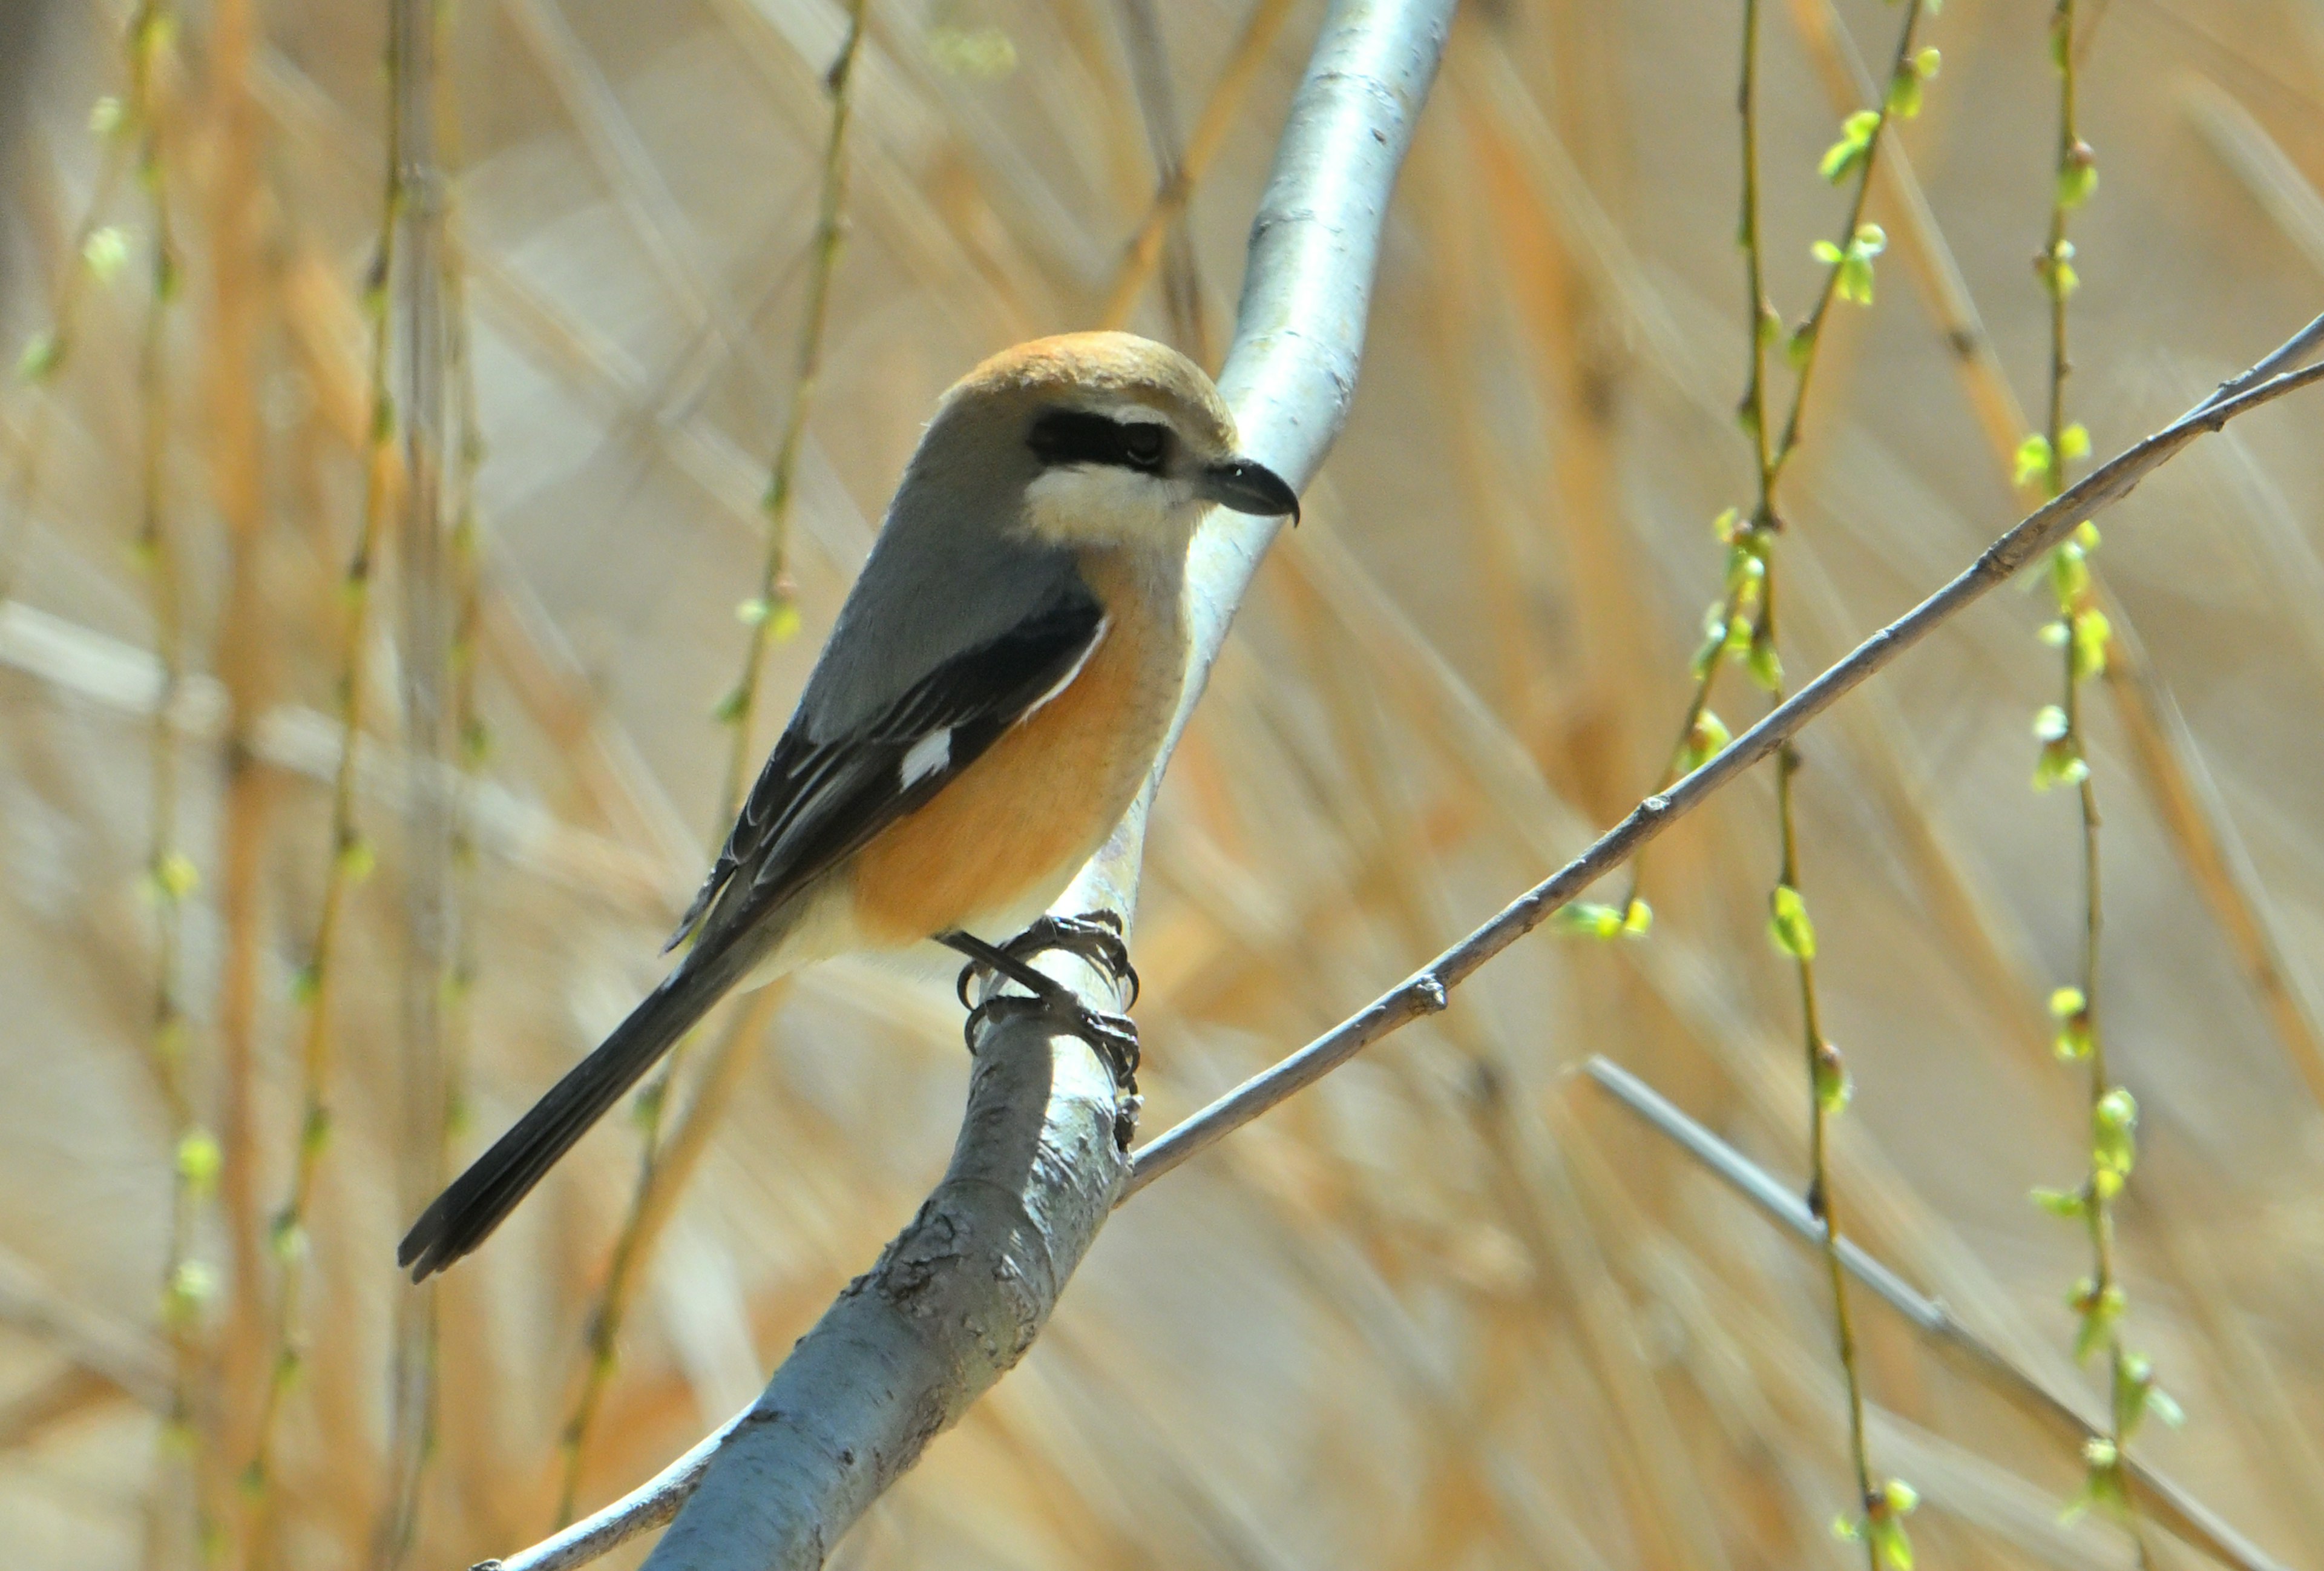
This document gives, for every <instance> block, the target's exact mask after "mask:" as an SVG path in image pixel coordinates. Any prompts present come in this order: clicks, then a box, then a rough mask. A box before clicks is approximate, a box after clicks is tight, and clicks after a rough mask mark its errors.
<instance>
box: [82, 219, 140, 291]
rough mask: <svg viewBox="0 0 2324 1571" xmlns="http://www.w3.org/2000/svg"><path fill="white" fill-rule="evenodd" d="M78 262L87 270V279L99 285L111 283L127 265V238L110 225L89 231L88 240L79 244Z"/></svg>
mask: <svg viewBox="0 0 2324 1571" xmlns="http://www.w3.org/2000/svg"><path fill="white" fill-rule="evenodd" d="M80 260H81V265H82V266H84V267H86V268H88V275H89V277H91V278H93V279H95V280H96V281H97V282H98V283H99V284H108V283H111V282H113V281H114V280H115V279H116V278H118V277H120V276H121V270H122V268H123V267H124V266H125V265H127V263H128V261H129V236H126V235H124V234H123V233H122V232H121V231H120V230H119V229H118V228H116V227H115V226H113V225H111V224H107V225H106V226H105V227H103V228H101V229H94V230H91V231H90V232H89V236H88V239H87V240H85V241H83V242H82V243H81V248H80Z"/></svg>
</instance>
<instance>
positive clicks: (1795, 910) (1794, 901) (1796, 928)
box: [1767, 883, 1816, 960]
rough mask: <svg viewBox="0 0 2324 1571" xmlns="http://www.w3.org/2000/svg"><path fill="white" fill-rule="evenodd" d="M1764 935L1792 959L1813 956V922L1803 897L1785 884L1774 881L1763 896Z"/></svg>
mask: <svg viewBox="0 0 2324 1571" xmlns="http://www.w3.org/2000/svg"><path fill="white" fill-rule="evenodd" d="M1767 935H1768V937H1769V938H1773V939H1774V940H1775V947H1776V948H1778V949H1781V950H1782V951H1783V952H1784V954H1786V955H1789V956H1791V957H1792V958H1793V959H1794V960H1812V959H1814V958H1815V953H1816V938H1815V923H1814V922H1812V921H1811V920H1810V919H1809V918H1808V902H1807V899H1806V897H1805V896H1803V895H1802V894H1801V893H1800V892H1799V891H1798V890H1796V889H1794V888H1793V887H1792V886H1791V885H1790V884H1788V883H1779V884H1777V885H1776V886H1775V890H1774V892H1771V893H1770V894H1769V895H1768V896H1767Z"/></svg>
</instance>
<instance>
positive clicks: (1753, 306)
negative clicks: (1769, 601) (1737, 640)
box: [1621, 0, 1925, 913]
mask: <svg viewBox="0 0 2324 1571" xmlns="http://www.w3.org/2000/svg"><path fill="white" fill-rule="evenodd" d="M1924 3H1925V0H1910V3H1909V4H1908V5H1906V7H1905V11H1904V26H1903V28H1902V29H1901V30H1900V31H1899V32H1898V33H1897V35H1896V48H1895V55H1894V57H1893V59H1892V60H1891V61H1890V64H1889V71H1888V79H1889V81H1890V82H1891V83H1895V82H1897V81H1899V80H1902V79H1904V77H1905V76H1906V75H1907V74H1911V75H1912V77H1913V79H1914V80H1915V81H1917V80H1918V75H1917V71H1916V67H1915V63H1914V52H1913V44H1914V38H1915V37H1916V35H1917V33H1918V32H1919V28H1920V23H1921V18H1922V15H1923V5H1924ZM1758 23H1759V8H1758V0H1745V5H1744V29H1745V32H1744V60H1743V71H1744V79H1743V82H1742V85H1741V87H1740V88H1738V94H1737V98H1736V108H1737V112H1738V114H1739V115H1740V116H1741V118H1742V122H1743V131H1742V158H1743V196H1742V222H1741V225H1740V226H1739V228H1738V236H1737V238H1738V243H1739V245H1741V247H1742V250H1743V254H1744V268H1745V281H1746V287H1747V288H1748V292H1749V310H1750V312H1751V338H1750V345H1751V359H1750V375H1749V380H1748V384H1747V385H1746V386H1745V388H1744V393H1743V401H1742V403H1741V406H1740V407H1739V409H1738V415H1739V417H1740V418H1741V420H1742V421H1743V423H1744V425H1745V427H1746V429H1747V431H1748V435H1749V436H1750V438H1751V440H1752V446H1753V449H1754V452H1755V454H1756V456H1757V476H1756V477H1757V484H1758V501H1757V506H1756V507H1755V509H1754V510H1753V512H1752V514H1751V516H1750V517H1749V518H1748V519H1746V520H1741V521H1738V523H1737V524H1736V525H1735V526H1734V527H1732V528H1726V527H1724V526H1723V527H1722V532H1724V533H1726V534H1729V535H1730V536H1731V537H1733V539H1734V541H1735V543H1737V544H1738V545H1748V544H1749V543H1751V542H1752V541H1753V540H1754V538H1755V537H1764V536H1766V535H1769V534H1773V533H1775V532H1776V531H1780V530H1781V529H1782V528H1783V517H1782V514H1781V513H1779V512H1778V511H1777V509H1776V505H1775V498H1776V493H1777V492H1778V490H1779V489H1780V488H1781V486H1782V483H1783V478H1784V470H1785V468H1786V467H1789V465H1790V463H1791V460H1792V457H1793V454H1794V452H1795V451H1796V450H1797V449H1798V448H1799V443H1800V427H1801V420H1802V419H1803V411H1804V410H1805V409H1806V407H1807V402H1808V391H1809V388H1810V386H1811V384H1812V381H1813V379H1814V376H1815V368H1816V365H1817V364H1818V362H1819V361H1820V360H1821V356H1822V350H1823V326H1824V318H1825V316H1826V314H1827V313H1829V312H1830V311H1831V306H1832V302H1833V301H1834V300H1839V299H1842V298H1845V297H1844V294H1843V291H1844V290H1852V286H1851V285H1850V284H1849V282H1848V281H1849V279H1850V278H1851V277H1852V276H1853V275H1854V273H1855V272H1856V270H1857V269H1858V268H1859V267H1860V268H1861V269H1862V270H1863V271H1864V275H1865V277H1866V278H1867V280H1868V278H1869V270H1870V266H1871V258H1872V256H1874V255H1877V254H1878V250H1879V246H1880V245H1881V244H1882V243H1883V242H1881V241H1880V240H1878V239H1877V237H1875V236H1873V235H1871V234H1870V233H1868V232H1867V227H1866V226H1865V223H1864V213H1865V208H1866V207H1867V204H1868V203H1869V201H1870V200H1871V196H1872V182H1873V179H1874V177H1875V176H1877V174H1878V173H1879V171H1880V167H1881V166H1880V155H1881V152H1882V151H1883V150H1884V149H1885V148H1886V145H1887V141H1888V132H1889V129H1890V126H1889V122H1890V121H1891V120H1892V119H1893V118H1895V116H1896V113H1897V111H1896V110H1895V108H1893V107H1891V106H1890V105H1889V104H1888V103H1886V101H1883V102H1882V103H1880V104H1879V105H1878V106H1876V107H1874V108H1871V109H1867V110H1863V111H1860V112H1859V113H1860V114H1862V115H1869V116H1873V119H1872V122H1871V124H1870V125H1869V126H1868V128H1867V129H1865V130H1864V131H1863V132H1862V133H1861V134H1858V133H1857V132H1856V131H1855V130H1854V122H1853V121H1851V122H1850V125H1849V126H1848V127H1844V128H1843V134H1844V135H1846V136H1847V137H1849V139H1850V140H1851V141H1853V142H1854V143H1855V144H1856V152H1854V154H1853V155H1852V156H1851V157H1850V158H1849V161H1848V162H1847V163H1846V164H1845V165H1843V166H1841V167H1842V168H1844V169H1852V170H1853V171H1854V173H1855V176H1856V189H1855V191H1854V193H1853V194H1852V195H1851V196H1850V197H1849V204H1848V217H1847V221H1846V222H1845V223H1844V224H1843V225H1841V226H1840V235H1839V238H1838V239H1837V240H1833V241H1828V242H1822V243H1821V244H1820V246H1819V250H1818V253H1817V254H1818V255H1819V256H1821V257H1822V258H1823V259H1824V275H1823V284H1822V287H1821V290H1820V291H1818V293H1817V295H1816V301H1815V304H1814V306H1813V307H1812V309H1811V310H1809V312H1808V314H1807V316H1806V318H1805V319H1803V321H1802V322H1801V323H1800V325H1799V326H1798V327H1797V328H1794V329H1793V330H1792V331H1791V333H1790V334H1789V335H1788V337H1784V338H1783V343H1784V354H1785V356H1786V357H1787V358H1788V359H1789V360H1790V361H1791V363H1792V365H1793V366H1794V371H1795V377H1794V382H1793V384H1792V402H1791V406H1790V410H1789V412H1787V413H1786V414H1785V415H1784V423H1783V436H1782V439H1780V440H1771V439H1770V436H1769V426H1768V421H1767V416H1768V412H1769V402H1768V398H1767V349H1768V347H1769V345H1770V342H1771V341H1772V340H1774V339H1775V338H1776V337H1778V336H1780V335H1782V333H1783V319H1782V317H1781V316H1780V315H1779V314H1778V313H1777V312H1776V310H1775V303H1774V302H1773V301H1772V300H1769V299H1768V298H1767V294H1766V287H1765V285H1764V283H1763V282H1762V275H1763V273H1764V258H1765V247H1764V245H1763V244H1762V241H1761V238H1760V234H1759V120H1758V108H1757V86H1756V84H1757V70H1758V35H1759V26H1758ZM1827 156H1829V155H1827ZM1835 178H1838V177H1835ZM1870 298H1871V297H1870V293H1869V286H1868V283H1867V286H1866V290H1865V301H1866V303H1867V304H1868V303H1870ZM1755 587H1756V586H1755V585H1754V584H1753V583H1752V582H1751V580H1750V579H1748V578H1742V577H1739V576H1737V575H1734V574H1730V575H1729V583H1728V586H1727V588H1726V590H1725V592H1724V595H1723V596H1722V598H1721V599H1720V602H1719V604H1718V605H1716V606H1714V607H1713V609H1712V610H1711V613H1710V615H1707V616H1706V617H1705V618H1704V632H1705V640H1704V647H1703V649H1702V651H1701V652H1700V653H1698V654H1697V656H1696V670H1695V671H1694V685H1693V687H1692V688H1691V689H1690V690H1689V693H1688V698H1687V704H1686V709H1685V712H1684V714H1683V716H1681V717H1680V724H1679V730H1678V739H1677V741H1675V742H1674V744H1672V750H1671V760H1670V762H1669V764H1668V766H1667V767H1666V770H1665V773H1664V775H1663V778H1662V780H1661V781H1660V784H1661V785H1663V786H1667V785H1669V784H1670V783H1671V781H1674V780H1676V779H1677V778H1678V777H1679V776H1680V775H1682V774H1684V773H1685V772H1687V771H1688V770H1689V769H1691V768H1692V767H1693V766H1694V765H1695V764H1696V763H1698V762H1701V760H1702V759H1703V758H1704V757H1706V756H1708V755H1709V754H1710V753H1711V752H1713V751H1715V750H1716V749H1717V748H1718V747H1720V745H1722V744H1724V742H1725V740H1726V735H1727V731H1726V727H1725V725H1723V724H1721V723H1720V721H1719V720H1718V718H1717V716H1715V715H1713V714H1712V713H1711V691H1712V689H1713V688H1714V687H1716V686H1717V683H1718V680H1719V672H1720V669H1721V667H1722V666H1723V665H1724V664H1725V661H1723V660H1722V659H1721V658H1720V655H1721V651H1720V648H1719V647H1718V646H1717V645H1716V644H1715V643H1713V642H1711V635H1713V634H1714V633H1715V634H1717V635H1719V636H1721V637H1723V636H1724V635H1725V634H1726V633H1729V631H1731V630H1733V629H1734V628H1735V627H1736V625H1737V619H1738V615H1741V614H1743V613H1745V612H1747V611H1748V610H1749V609H1750V601H1751V598H1752V592H1753V590H1754V588H1755ZM1774 647H1775V645H1774V639H1773V634H1772V632H1770V633H1769V634H1768V636H1767V638H1766V643H1765V648H1766V650H1767V651H1768V652H1769V657H1770V658H1771V657H1772V653H1773V651H1774ZM1645 880H1646V867H1645V864H1644V861H1643V860H1641V862H1640V864H1638V865H1637V867H1635V868H1633V869H1632V870H1631V876H1630V882H1629V886H1628V891H1627V892H1625V894H1624V895H1623V897H1622V905H1621V910H1623V911H1624V912H1625V913H1628V912H1631V911H1633V910H1636V909H1637V901H1638V896H1639V890H1640V886H1641V885H1642V884H1643V883H1645Z"/></svg>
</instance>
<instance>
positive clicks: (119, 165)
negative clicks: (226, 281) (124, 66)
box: [0, 7, 144, 601]
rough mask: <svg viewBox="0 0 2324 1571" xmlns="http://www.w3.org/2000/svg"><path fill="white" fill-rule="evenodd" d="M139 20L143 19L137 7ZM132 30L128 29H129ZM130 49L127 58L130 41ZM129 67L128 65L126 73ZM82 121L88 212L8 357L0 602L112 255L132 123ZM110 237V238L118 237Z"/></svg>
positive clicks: (109, 102)
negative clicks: (8, 449) (90, 151)
mask: <svg viewBox="0 0 2324 1571" xmlns="http://www.w3.org/2000/svg"><path fill="white" fill-rule="evenodd" d="M139 14H140V15H141V16H142V15H143V14H144V11H143V7H141V8H140V11H139ZM132 25H133V30H134V27H135V24H134V23H133V24H132ZM130 48H131V50H132V52H133V57H134V52H135V46H134V36H133V42H132V43H131V45H130ZM134 69H136V68H134V67H133V72H134ZM90 119H91V125H92V128H93V129H94V130H95V131H96V132H97V135H98V136H99V137H101V138H102V139H103V142H102V145H103V151H102V152H101V153H100V154H99V155H98V162H97V183H96V184H95V185H94V186H93V187H92V188H91V189H90V191H89V197H88V207H87V208H84V209H83V210H82V212H81V217H80V222H79V223H78V225H77V226H74V229H73V235H72V252H71V254H69V255H68V256H66V257H65V258H64V266H63V268H62V271H61V272H60V274H59V276H58V279H57V289H56V295H55V297H54V299H53V300H51V302H50V306H49V325H48V327H47V328H43V329H42V331H40V332H38V333H36V334H34V335H33V336H32V338H31V339H30V340H29V341H28V342H27V343H26V344H25V345H24V347H23V349H22V350H21V351H19V352H18V354H17V356H16V363H15V366H14V372H15V375H16V377H17V379H18V380H19V381H21V382H23V383H24V384H27V385H28V386H29V387H31V388H32V400H33V402H32V413H31V414H30V415H29V416H28V417H27V419H26V420H25V422H24V427H23V430H21V431H20V432H19V433H18V434H17V439H16V452H15V455H14V462H13V463H12V464H11V465H10V467H9V471H8V478H7V482H6V484H5V486H0V601H5V600H7V599H9V598H11V597H12V596H14V593H15V587H16V569H17V568H19V567H20V566H21V565H22V563H23V545H24V535H25V533H26V531H28V530H29V529H30V528H31V527H32V504H33V503H34V502H35V501H37V500H38V499H39V496H40V493H41V463H42V459H43V458H45V457H47V456H48V448H49V422H50V420H51V419H52V418H53V412H54V409H55V392H54V390H55V387H56V382H57V378H58V377H59V376H60V375H61V374H63V372H64V369H65V366H66V365H67V364H68V363H69V361H70V360H71V358H72V351H73V347H74V345H75V343H76V341H77V338H78V332H79V328H80V312H81V306H82V302H83V301H84V300H87V298H88V290H89V286H90V285H91V284H92V283H99V282H103V280H104V278H105V276H106V275H107V271H108V268H109V266H110V265H111V263H110V262H109V261H108V258H109V257H112V256H117V255H118V251H117V250H116V249H115V246H114V245H113V244H112V243H111V242H110V241H107V240H104V239H101V238H100V236H105V235H106V229H105V215H106V211H107V210H108V209H110V208H111V207H112V206H113V197H114V193H115V191H116V190H117V189H119V188H120V185H121V176H122V173H123V171H124V170H126V169H127V168H128V167H129V162H130V155H131V152H132V147H133V141H134V137H135V135H136V131H137V127H136V125H135V124H134V120H133V119H132V117H131V116H129V115H128V114H125V113H124V111H123V107H122V105H121V103H120V102H119V101H118V100H117V99H113V98H100V99H98V100H97V109H96V111H95V113H94V114H93V115H92V116H91V117H90ZM112 238H113V240H117V239H118V236H113V237H112Z"/></svg>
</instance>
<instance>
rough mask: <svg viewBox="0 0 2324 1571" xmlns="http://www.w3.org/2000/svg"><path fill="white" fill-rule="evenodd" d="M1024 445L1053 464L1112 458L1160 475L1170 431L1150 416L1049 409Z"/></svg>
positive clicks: (1117, 464)
mask: <svg viewBox="0 0 2324 1571" xmlns="http://www.w3.org/2000/svg"><path fill="white" fill-rule="evenodd" d="M1026 445H1027V446H1028V447H1029V448H1032V449H1033V454H1034V456H1035V457H1037V458H1039V459H1040V460H1041V462H1042V463H1044V464H1046V465H1048V466H1049V467H1053V468H1056V467H1065V466H1069V465H1075V464H1111V465H1112V466H1114V467H1117V468H1122V469H1134V470H1137V471H1138V472H1139V473H1140V474H1145V475H1158V474H1160V473H1161V472H1162V467H1163V466H1164V465H1165V464H1166V463H1167V462H1168V461H1169V457H1170V448H1171V436H1170V432H1169V430H1167V428H1165V427H1163V426H1160V425H1157V424H1156V423H1155V422H1153V421H1151V420H1110V419H1108V418H1107V417H1106V416H1104V415H1102V414H1091V413H1089V412H1087V411H1084V410H1075V409H1053V410H1050V411H1047V412H1046V413H1044V414H1043V415H1042V416H1041V418H1040V419H1038V420H1035V421H1034V422H1033V431H1032V434H1031V435H1030V436H1029V437H1028V438H1027V439H1026Z"/></svg>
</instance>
